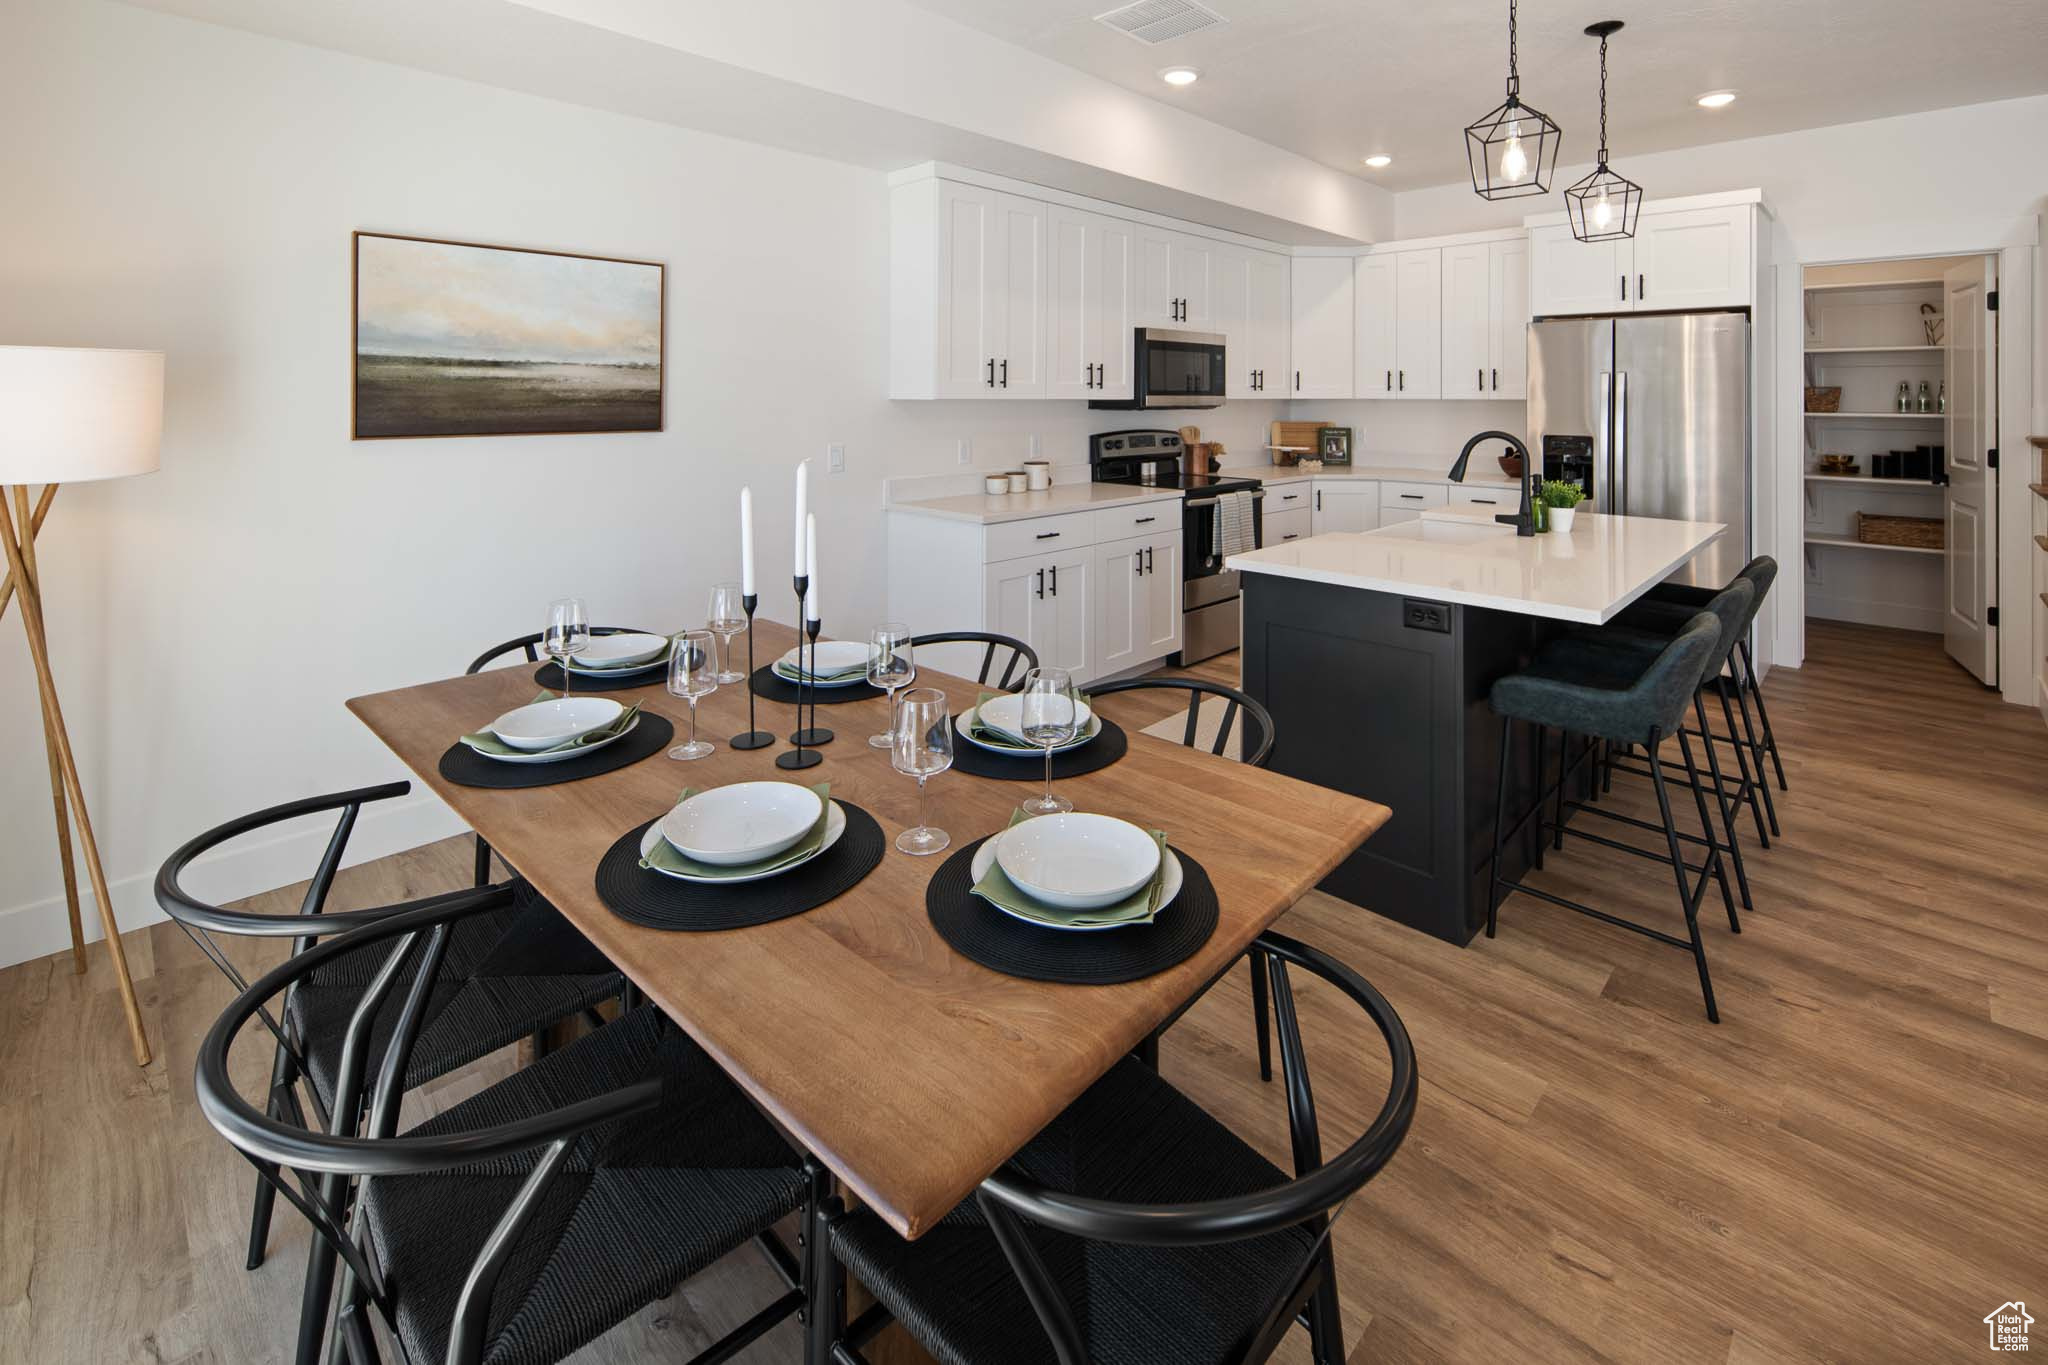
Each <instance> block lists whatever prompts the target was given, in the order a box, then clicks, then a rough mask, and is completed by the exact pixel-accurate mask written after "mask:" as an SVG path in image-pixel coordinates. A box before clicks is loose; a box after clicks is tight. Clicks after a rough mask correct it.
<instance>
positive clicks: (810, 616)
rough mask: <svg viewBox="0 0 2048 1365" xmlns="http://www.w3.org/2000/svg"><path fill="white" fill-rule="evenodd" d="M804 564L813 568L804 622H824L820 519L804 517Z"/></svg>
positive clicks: (809, 516) (807, 515)
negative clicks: (820, 585) (820, 592)
mask: <svg viewBox="0 0 2048 1365" xmlns="http://www.w3.org/2000/svg"><path fill="white" fill-rule="evenodd" d="M804 562H805V563H807V564H809V565H810V568H811V590H810V592H809V593H808V594H807V595H806V596H805V598H804V620H806V621H822V620H824V619H825V618H824V617H823V616H820V615H819V614H818V519H817V518H816V517H814V516H811V515H810V514H808V513H806V514H805V515H804Z"/></svg>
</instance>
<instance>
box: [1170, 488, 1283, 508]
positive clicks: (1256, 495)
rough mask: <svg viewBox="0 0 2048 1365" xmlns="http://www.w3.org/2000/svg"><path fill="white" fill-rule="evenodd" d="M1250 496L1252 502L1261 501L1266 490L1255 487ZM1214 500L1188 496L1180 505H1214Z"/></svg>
mask: <svg viewBox="0 0 2048 1365" xmlns="http://www.w3.org/2000/svg"><path fill="white" fill-rule="evenodd" d="M1251 496H1252V501H1253V502H1259V501H1262V500H1263V499H1264V498H1265V496H1266V490H1265V489H1263V488H1260V489H1255V490H1253V492H1252V495H1251ZM1216 501H1217V500H1216V499H1215V498H1189V499H1188V500H1187V501H1186V502H1185V503H1182V504H1181V505H1182V506H1183V507H1214V506H1215V505H1216Z"/></svg>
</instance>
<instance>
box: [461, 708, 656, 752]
mask: <svg viewBox="0 0 2048 1365" xmlns="http://www.w3.org/2000/svg"><path fill="white" fill-rule="evenodd" d="M639 728H640V717H639V716H635V717H633V720H632V723H631V724H629V725H628V726H626V728H625V729H623V730H621V731H619V732H618V733H617V734H615V735H610V736H607V737H606V738H604V739H600V740H597V741H596V742H594V743H591V744H585V745H581V746H579V747H577V748H574V749H564V750H562V752H560V753H558V754H487V753H484V751H483V750H482V749H471V750H470V752H471V753H473V754H476V755H479V756H480V757H483V758H488V759H490V760H491V761H492V762H493V763H560V762H561V761H563V760H564V759H569V758H581V757H582V756H583V755H584V754H594V753H596V752H597V751H598V750H599V749H602V748H604V747H605V746H606V745H607V744H616V743H617V742H618V741H620V740H622V739H624V738H625V737H626V736H627V735H630V734H632V733H633V732H634V731H635V730H637V729H639Z"/></svg>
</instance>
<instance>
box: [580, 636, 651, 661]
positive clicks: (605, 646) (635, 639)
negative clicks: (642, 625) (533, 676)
mask: <svg viewBox="0 0 2048 1365" xmlns="http://www.w3.org/2000/svg"><path fill="white" fill-rule="evenodd" d="M667 649H668V637H667V636H666V635H641V634H625V635H593V636H591V637H590V643H589V644H587V645H585V646H584V647H583V648H582V650H581V651H580V652H578V653H577V654H576V655H575V657H574V658H573V659H572V660H571V661H570V666H571V667H573V668H624V667H626V666H627V665H628V664H642V663H652V662H653V661H654V660H655V659H656V658H657V657H659V656H660V655H661V654H662V653H664V652H665V651H666V650H667Z"/></svg>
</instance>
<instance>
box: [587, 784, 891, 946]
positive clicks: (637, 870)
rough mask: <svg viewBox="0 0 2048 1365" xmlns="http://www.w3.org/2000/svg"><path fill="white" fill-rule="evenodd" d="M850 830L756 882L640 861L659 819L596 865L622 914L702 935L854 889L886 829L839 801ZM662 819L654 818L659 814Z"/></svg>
mask: <svg viewBox="0 0 2048 1365" xmlns="http://www.w3.org/2000/svg"><path fill="white" fill-rule="evenodd" d="M839 808H840V809H841V810H843V811H845V812H846V832H845V833H844V834H842V835H840V836H839V842H838V843H836V844H834V845H832V847H830V848H828V849H826V850H825V851H824V852H823V853H820V854H819V855H818V856H817V857H815V858H813V859H811V860H810V861H809V862H807V863H805V864H804V865H803V866H801V867H798V868H795V869H792V870H791V871H788V872H785V873H783V874H782V875H781V876H779V877H768V878H765V879H763V880H761V881H758V882H739V883H737V884H735V883H730V882H728V883H724V884H719V885H713V884H710V883H705V882H686V881H681V880H679V879H677V878H675V877H665V876H663V875H662V874H661V873H659V872H654V871H651V870H649V869H647V868H644V867H642V866H640V837H641V836H642V835H643V834H645V833H646V832H647V827H648V826H649V825H651V824H653V823H654V820H644V821H642V822H641V823H639V824H637V825H635V826H633V828H631V829H629V830H627V831H626V832H625V833H624V834H621V835H620V836H619V838H618V841H617V842H616V843H614V844H613V845H612V846H611V847H610V848H608V849H606V850H605V854H604V857H603V858H602V859H600V860H599V861H598V864H597V896H598V899H599V900H601V901H603V902H604V903H605V905H606V906H607V907H608V908H609V909H610V910H611V912H612V913H613V914H614V915H617V916H618V917H619V918H620V919H623V920H630V921H631V922H633V923H634V924H644V925H646V926H647V927H648V928H650V929H675V930H679V931H682V932H685V933H704V932H706V931H709V930H714V929H745V928H747V927H748V926H749V925H754V924H768V923H770V922H772V921H774V920H779V919H787V918H789V917H790V916H791V915H801V914H802V913H803V912H804V911H806V910H814V909H816V908H817V907H818V906H821V905H823V904H824V903H825V902H826V901H829V900H831V899H832V898H833V897H834V896H837V895H839V894H840V893H841V892H842V891H850V890H852V889H853V888H854V887H855V886H856V885H858V884H859V882H860V880H861V878H863V877H865V876H867V875H868V873H870V872H872V871H874V870H875V864H877V863H879V862H881V861H882V848H883V840H882V827H881V826H880V825H878V824H876V823H875V817H874V816H872V815H869V814H868V813H867V812H866V811H864V810H862V809H861V808H860V807H859V806H856V805H854V804H853V803H852V802H851V801H841V802H840V803H839ZM660 818H661V817H660V816H656V817H655V820H658V819H660Z"/></svg>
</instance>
